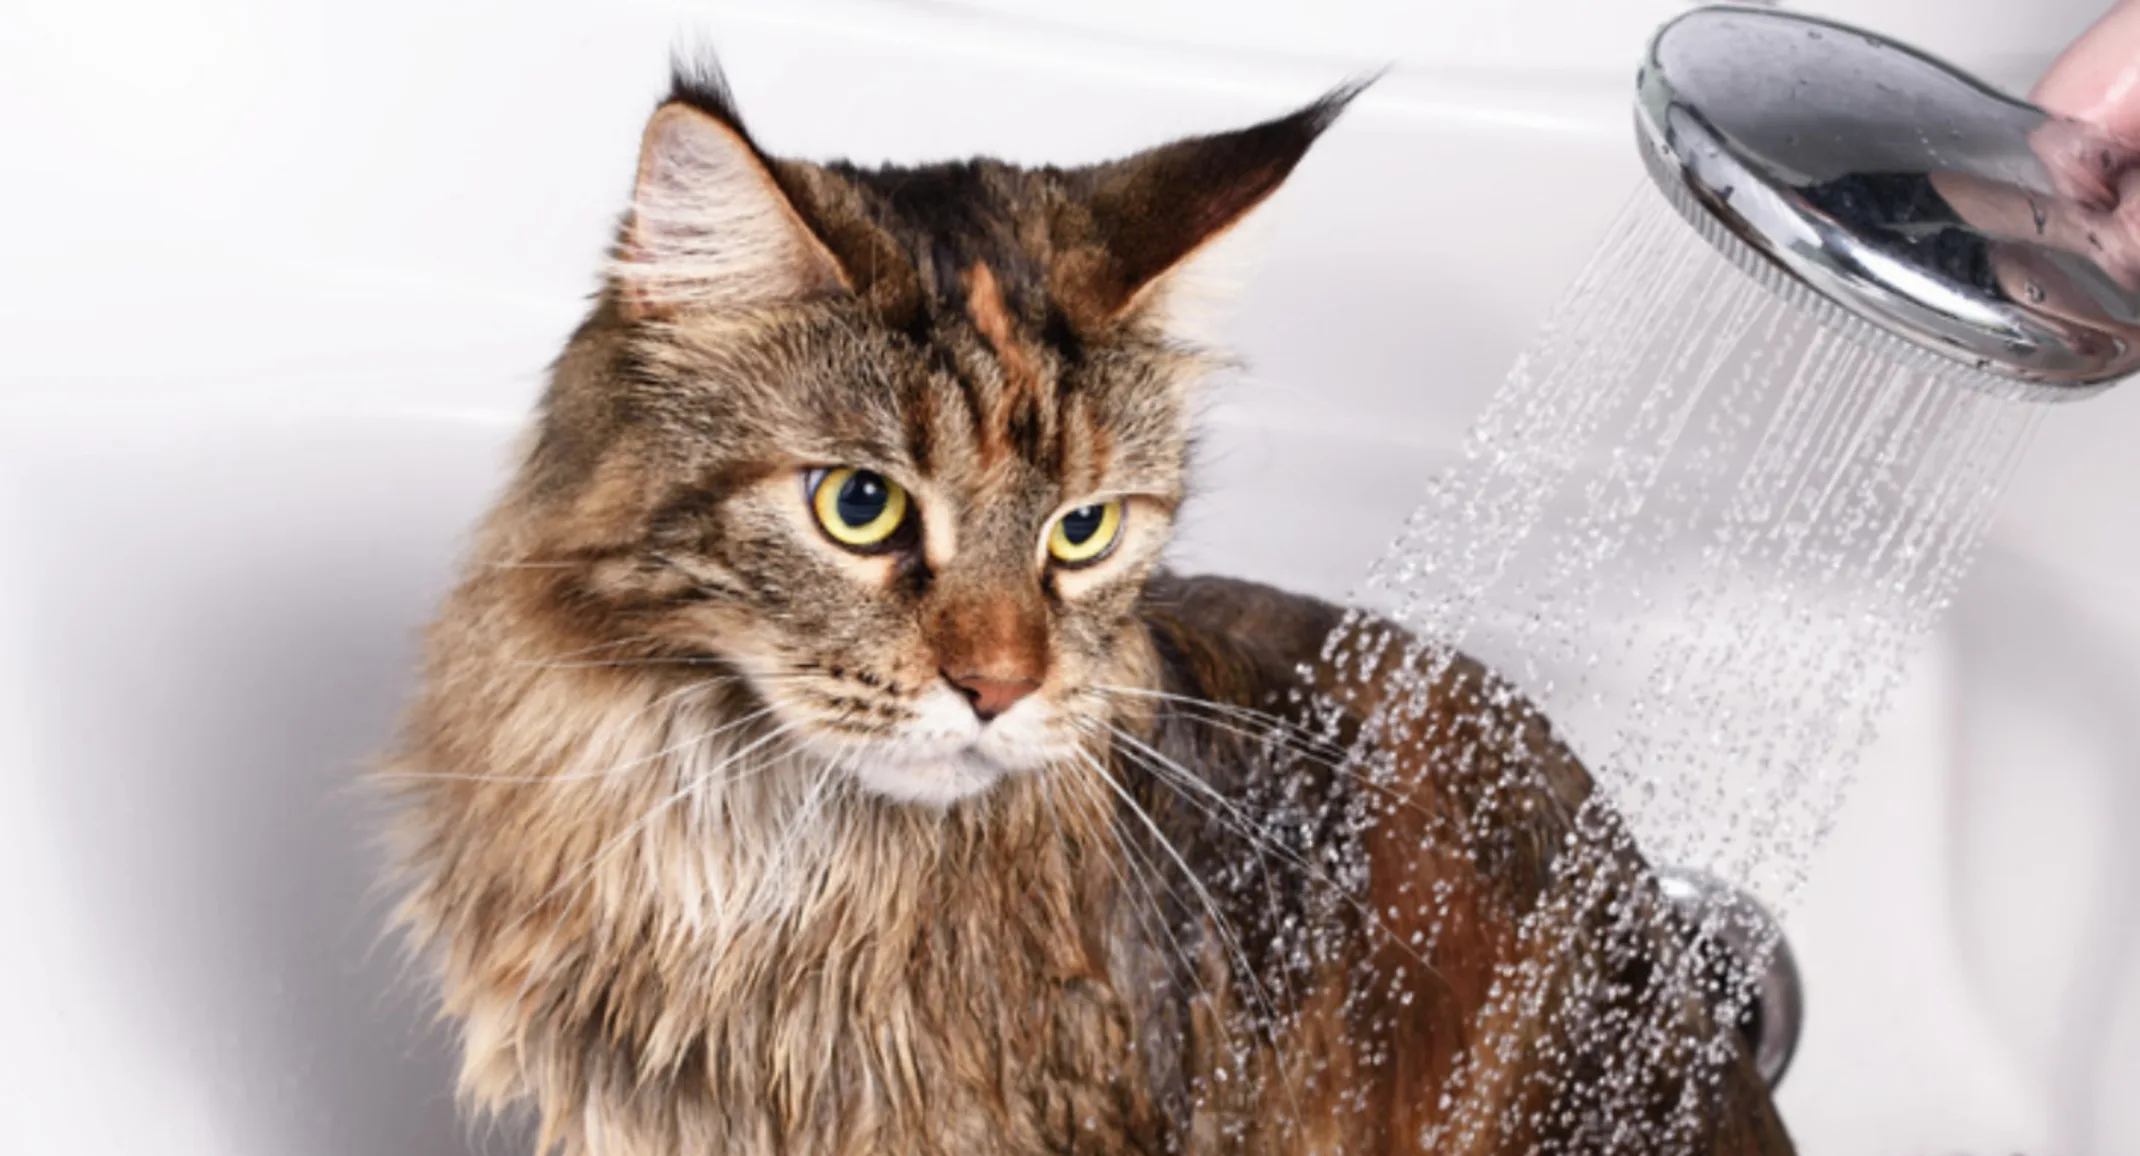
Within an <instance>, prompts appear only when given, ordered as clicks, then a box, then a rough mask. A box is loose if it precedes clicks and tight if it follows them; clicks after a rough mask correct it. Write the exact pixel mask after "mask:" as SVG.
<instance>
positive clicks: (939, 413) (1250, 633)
mask: <svg viewBox="0 0 2140 1156" xmlns="http://www.w3.org/2000/svg"><path fill="white" fill-rule="evenodd" d="M1352 91H1353V90H1350V89H1346V90H1340V91H1338V92H1335V93H1333V94H1331V95H1330V96H1328V97H1325V98H1324V99H1322V100H1319V101H1317V102H1315V103H1314V104H1311V105H1309V106H1308V107H1306V108H1304V109H1302V110H1300V111H1299V112H1296V113H1294V114H1292V115H1290V116H1286V117H1282V118H1280V119H1277V120H1273V121H1270V122H1268V123H1265V124H1261V125H1257V126H1255V127H1253V128H1248V129H1244V130H1242V131H1239V132H1233V133H1226V134H1221V135H1216V136H1210V137H1201V138H1196V139H1191V140H1185V141H1180V142H1177V143H1175V144H1171V145H1166V146H1164V147H1161V148H1157V149H1153V150H1151V151H1148V152H1145V153H1141V154H1138V155H1136V156H1134V157H1131V158H1129V159H1127V160H1122V161H1116V162H1113V163H1109V164H1102V165H1096V166H1092V167H1088V168H1079V169H1055V168H1039V169H1027V168H1018V167H1014V166H1011V165H1007V164H1002V163H999V162H995V161H988V160H980V161H972V162H967V163H960V164H939V165H931V166H925V167H918V168H885V169H879V170H865V169H860V168H856V167H854V166H852V165H848V164H826V165H818V164H807V163H802V162H797V161H789V160H780V159H775V158H772V157H769V156H767V155H765V154H764V153H763V152H761V151H760V150H759V148H758V147H757V146H756V145H755V144H754V143H753V141H752V140H751V137H750V135H749V134H748V133H747V132H746V131H745V130H744V128H743V125H742V123H741V121H740V120H739V119H738V118H737V115H736V113H735V110H734V108H733V106H732V104H731V103H730V100H729V97H728V95H727V92H726V91H725V89H724V88H723V86H722V85H721V84H720V82H719V79H718V76H717V75H716V74H714V73H712V72H711V71H706V72H701V73H697V74H692V73H690V72H689V70H685V74H683V75H680V76H679V77H678V79H677V80H676V82H675V85H674V88H673V92H672V95H671V96H670V97H669V99H668V100H667V101H666V102H665V103H663V104H662V105H661V106H660V108H659V109H658V110H657V111H656V112H655V113H654V116H653V118H652V120H651V122H650V123H649V124H648V126H647V129H646V134H645V139H644V145H643V152H642V154H641V157H640V162H639V171H638V179H637V186H636V191H635V196H634V199H633V202H632V206H631V209H630V211H629V213H628V214H627V216H626V219H625V222H624V224H623V227H622V229H621V233H620V237H619V240H618V242H617V248H616V254H615V260H614V263H613V264H612V266H611V268H610V272H609V277H608V280H607V283H606V286H605V288H604V290H603V292H602V293H601V295H600V297H599V298H598V300H597V302H596V304H595V306H594V309H593V312H592V315H591V316H590V317H589V318H588V319H587V321H586V322H585V323H584V324H583V325H582V326H581V327H580V329H579V331H578V333H577V334H576V335H575V336H574V337H573V339H572V341H571V343H570V345H569V346H568V347H567V348H566V350H565V352H564V355H563V357H562V359H561V360H560V361H559V363H558V365H557V367H556V371H555V377H554V380H553V382H552V384H551V387H550V391H549V394H548V396H547V399H546V400H545V402H544V404H543V410H542V415H541V422H540V428H539V433H538V435H537V436H536V438H535V439H534V441H533V444H532V446H531V448H530V450H529V451H528V454H527V457H526V460H525V463H524V464H523V466H522V467H521V470H520V473H519V476H518V478H517V480H516V481H515V482H514V483H513V485H512V487H511V489H510V491H509V492H508V493H507V495H506V496H505V498H504V499H503V501H502V502H501V503H500V505H499V507H498V508H497V510H496V511H495V512H494V513H493V514H492V515H491V516H490V518H489V520H488V522H487V524H486V525H485V528H484V530H483V532H482V534H481V537H480V541H479V544H478V546H477V548H476V556H475V559H474V561H473V563H472V565H471V566H470V568H469V571H468V574H467V577H466V579H465V580H464V581H463V583H462V584H461V586H460V588H459V589H458V590H457V591H455V592H454V594H453V595H452V597H451V598H450V600H449V601H448V603H447V604H446V607H445V609H444V611H443V613H442V615H441V617H440V620H439V622H438V624H437V625H436V627H435V628H434V630H433V633H432V636H431V645H430V659H429V666H428V678H427V682H426V686H425V690H424V693H423V696H422V699H421V701H420V703H419V704H418V705H417V707H416V709H415V711H414V714H413V717H412V719H411V721H410V723H409V726H408V731H407V736H406V741H405V746H404V748H403V751H402V753H401V755H400V757H399V759H398V760H397V763H396V766H395V767H394V769H393V770H391V771H389V772H388V773H387V778H388V780H389V781H390V782H391V783H392V784H393V785H394V787H395V789H396V790H397V792H398V793H399V794H400V797H401V798H402V800H403V803H404V818H403V823H402V826H401V834H402V836H403V837H404V840H403V842H402V844H401V847H400V850H399V855H400V862H401V865H402V866H403V867H404V868H405V869H406V871H407V874H408V877H409V886H410V892H409V896H408V898H407V900H406V903H405V905H404V907H403V909H402V912H401V915H402V919H403V920H404V922H405V924H406V926H408V927H409V928H410V929H411V930H412V935H413V939H414V940H415V942H416V943H417V944H418V945H419V946H420V947H421V948H423V949H425V950H426V951H427V952H428V953H429V954H430V956H431V957H433V958H435V959H436V960H437V962H438V965H439V967H440V971H441V976H442V983H443V990H444V1005H445V1011H446V1013H447V1014H448V1015H449V1016H451V1017H452V1018H453V1019H455V1020H457V1021H458V1022H459V1025H460V1028H461V1032H462V1040H463V1047H464V1056H465V1058H464V1068H463V1075H462V1087H463V1090H464V1092H465V1093H466V1094H467V1096H469V1097H470V1098H471V1099H472V1100H473V1101H474V1102H475V1103H476V1104H478V1105H481V1106H483V1107H486V1108H490V1109H500V1108H504V1107H507V1106H509V1105H512V1104H516V1103H531V1104H532V1106H533V1108H534V1109H535V1111H536V1112H537V1113H538V1115H539V1118H540V1121H541V1130H542V1131H541V1137H540V1139H539V1141H538V1145H539V1147H540V1149H541V1150H542V1151H545V1152H548V1151H558V1152H563V1153H568V1154H575V1156H577V1154H585V1156H676V1154H685V1153H689V1154H700V1153H709V1154H710V1153H737V1154H747V1156H750V1154H772V1153H798V1154H813V1156H815V1154H826V1156H830V1154H844V1153H959V1154H975V1156H979V1154H1004V1156H1010V1154H1015V1153H1040V1152H1056V1153H1069V1152H1093V1153H1162V1152H1171V1153H1302V1154H1305V1153H1311V1152H1312V1153H1337V1152H1345V1153H1418V1152H1429V1151H1432V1152H1436V1153H1445V1154H1451V1156H1453V1154H1458V1153H1476V1154H1483V1153H1489V1152H1495V1153H1498V1152H1528V1151H1538V1150H1554V1151H1584V1152H1593V1151H1596V1152H1602V1151H1662V1150H1665V1149H1666V1148H1668V1147H1669V1148H1672V1149H1675V1150H1685V1151H1693V1152H1704V1153H1747V1154H1752V1153H1763V1154H1772V1153H1783V1152H1788V1151H1789V1145H1788V1142H1787V1141H1786V1140H1785V1138H1784V1135H1783V1132H1782V1129H1781V1127H1780V1125H1779V1124H1778V1123H1777V1121H1776V1118H1775V1115H1774V1113H1773V1111H1772V1109H1771V1108H1770V1106H1769V1102H1768V1097H1767V1093H1766V1091H1765V1090H1764V1089H1763V1088H1762V1086H1761V1084H1760V1082H1759V1080H1758V1078H1757V1077H1756V1076H1755V1075H1754V1074H1753V1072H1752V1070H1751V1067H1750V1065H1749V1063H1748V1062H1747V1059H1746V1057H1745V1056H1744V1054H1743V1049H1741V1048H1739V1047H1738V1045H1737V1044H1736V1043H1735V1042H1727V1043H1726V1044H1724V1045H1721V1047H1722V1050H1721V1051H1719V1050H1718V1047H1719V1045H1717V1044H1716V1043H1715V1041H1716V1040H1717V1039H1719V1038H1721V1039H1724V1040H1726V1041H1729V1040H1730V1039H1731V1037H1730V1036H1729V1035H1728V1033H1719V1032H1718V1030H1717V1025H1716V1023H1715V1022H1714V1021H1713V1020H1712V1018H1711V1015H1710V1012H1709V1011H1708V1010H1707V1009H1706V1008H1705V1007H1703V1006H1701V1001H1699V1000H1691V999H1688V998H1686V997H1684V996H1679V995H1674V994H1673V992H1674V991H1675V990H1676V989H1673V988H1672V987H1671V986H1670V985H1668V984H1664V983H1662V982H1661V981H1660V980H1659V979H1658V977H1659V976H1660V975H1662V974H1663V973H1664V972H1665V971H1667V970H1669V968H1668V967H1667V966H1666V964H1668V963H1669V960H1670V959H1671V958H1672V955H1671V952H1672V948H1671V943H1672V941H1673V936H1674V935H1676V933H1675V932H1671V931H1669V930H1668V928H1669V923H1668V921H1667V920H1666V919H1665V917H1664V916H1663V915H1662V914H1660V910H1659V905H1658V901H1657V899H1656V897H1655V892H1654V889H1653V888H1652V886H1651V885H1650V884H1649V882H1648V881H1647V879H1646V877H1645V875H1644V873H1643V871H1642V870H1641V864H1640V862H1639V860H1638V859H1636V858H1635V857H1634V856H1633V855H1632V853H1631V852H1629V851H1628V850H1627V849H1626V848H1625V846H1624V840H1623V839H1622V838H1621V837H1620V836H1619V835H1618V834H1617V828H1616V826H1615V825H1614V824H1613V823H1612V822H1611V820H1610V816H1609V815H1606V814H1604V813H1603V812H1602V811H1601V809H1600V808H1598V807H1596V806H1586V805H1585V801H1586V798H1587V796H1588V793H1589V789H1590V787H1589V780H1588V778H1587V776H1586V775H1585V773H1584V771H1583V770H1582V768H1581V767H1580V766H1579V765H1578V764H1577V763H1576V762H1575V761H1574V759H1573V757H1572V756H1570V755H1569V754H1568V752H1567V751H1566V750H1565V749H1564V748H1563V747H1562V746H1561V745H1560V744H1559V743H1558V742H1557V741H1556V740H1555V739H1554V738H1553V737H1552V735H1551V733H1550V731H1549V730H1548V728H1547V727H1546V725H1545V723H1544V722H1543V721H1542V720H1541V719H1540V718H1538V717H1537V716H1536V715H1535V713H1534V712H1532V711H1531V710H1530V709H1529V708H1527V707H1526V706H1524V705H1523V703H1522V702H1521V701H1520V700H1519V699H1517V698H1516V697H1515V696H1514V695H1512V694H1510V693H1509V692H1508V690H1507V688H1506V687H1505V686H1503V685H1502V684H1500V683H1498V682H1496V681H1495V680H1494V679H1493V678H1491V677H1490V676H1488V675H1487V674H1485V673H1484V672H1482V671H1480V670H1479V669H1478V668H1477V667H1476V666H1474V665H1472V664H1470V663H1468V662H1464V661H1462V660H1460V659H1453V658H1447V657H1446V656H1445V658H1444V659H1441V660H1431V661H1430V660H1428V659H1427V658H1424V657H1423V655H1426V654H1428V652H1427V651H1424V650H1423V649H1422V648H1420V647H1418V646H1416V645H1414V644H1411V643H1410V642H1408V640H1406V639H1405V638H1403V637H1402V636H1400V635H1397V634H1395V633H1394V632H1392V631H1390V630H1388V629H1387V628H1381V627H1375V626H1372V625H1371V624H1370V625H1369V626H1368V627H1366V628H1365V629H1364V630H1363V631H1360V632H1357V633H1355V635H1354V636H1353V637H1354V638H1355V641H1356V643H1357V645H1356V646H1354V647H1352V648H1349V649H1342V648H1341V649H1337V650H1333V651H1332V656H1331V657H1326V656H1325V654H1324V641H1325V639H1326V638H1328V637H1330V636H1331V634H1332V631H1333V629H1334V628H1336V627H1337V626H1338V625H1339V615H1338V613H1337V612H1336V611H1335V610H1333V609H1332V608H1331V607H1329V606H1326V605H1324V604H1322V603H1319V602H1315V601H1312V600H1309V599H1306V598H1300V597H1295V596H1292V595H1287V594H1283V593H1280V592H1278V591H1274V590H1270V589H1266V588H1263V587H1259V586H1254V585H1250V584H1247V583H1242V582H1235V581H1227V580H1219V579H1181V578H1174V577H1170V576H1168V575H1166V574H1164V573H1162V572H1160V571H1158V570H1156V569H1155V565H1156V562H1157V558H1158V556H1159V553H1160V550H1161V548H1162V547H1163V546H1164V545H1165V544H1166V542H1167V538H1168V533H1169V529H1170V525H1171V520H1172V518H1173V516H1174V514H1175V511H1176V510H1177V508H1178V507H1179V505H1180V504H1181V501H1182V497H1183V492H1184V479H1183V472H1184V457H1185V451H1186V447H1187V445H1188V440H1189V428H1188V423H1187V416H1188V414H1189V412H1190V410H1191V408H1192V406H1191V402H1192V396H1193V391H1194V389H1195V387H1196V385H1197V382H1198V379H1199V378H1200V377H1202V376H1204V375H1205V373H1206V372H1207V370H1209V369H1210V368H1211V366H1212V365H1213V363H1214V362H1213V358H1212V357H1211V356H1209V355H1208V354H1207V353H1206V352H1205V351H1204V350H1203V349H1201V348H1198V347H1197V346H1195V345H1193V344H1190V343H1188V342H1187V341H1185V340H1183V339H1182V338H1181V336H1180V335H1179V334H1178V332H1177V331H1176V330H1175V328H1174V322H1175V315H1174V306H1176V305H1177V304H1178V303H1179V301H1180V300H1181V295H1182V291H1183V285H1184V284H1185V279H1186V278H1187V276H1188V274H1189V266H1190V265H1191V263H1192V258H1195V257H1197V256H1198V254H1199V252H1200V250H1202V249H1204V247H1205V246H1206V245H1207V244H1208V243H1209V242H1211V241H1212V240H1213V239H1214V238H1216V237H1217V236H1218V235H1219V234H1221V233H1223V232H1225V231H1226V230H1227V229H1228V228H1229V227H1231V226H1233V225H1234V224H1235V223H1236V222H1238V221H1239V220H1240V219H1241V218H1242V217H1243V215H1244V214H1247V213H1248V212H1249V211H1250V210H1251V209H1253V208H1254V207H1255V206H1256V205H1257V204H1258V203H1260V202H1261V201H1263V200H1264V199H1265V198H1266V197H1268V196H1269V195H1270V194H1271V193H1272V192H1273V191H1274V190H1275V189H1276V188H1277V187H1278V185H1279V183H1280V182H1281V181H1282V180H1283V179H1284V178H1285V177H1286V176H1287V174H1288V173H1289V172H1290V171H1291V170H1292V169H1293V167H1294V165H1295V164H1296V163H1297V162H1298V161H1299V160H1300V159H1301V157H1302V155H1303V154H1304V153H1305V152H1306V150H1307V148H1308V146H1309V145H1310V143H1311V142H1313V141H1314V140H1315V138H1316V137H1317V136H1318V135H1319V134H1320V133H1321V132H1322V131H1323V130H1324V129H1325V128H1326V127H1328V126H1329V125H1330V124H1331V122H1332V121H1333V120H1334V119H1335V118H1336V117H1337V116H1338V114H1339V112H1340V110H1341V109H1342V108H1343V107H1344V106H1345V104H1346V103H1347V101H1348V100H1350V99H1351V96H1352ZM1405 672H1412V674H1413V675H1415V676H1417V677H1415V678H1413V679H1412V680H1411V681H1406V680H1405V679H1404V678H1402V677H1400V676H1401V675H1403V674H1404V673H1405ZM1421 672H1424V673H1423V674H1421ZM1419 678H1424V679H1425V681H1423V682H1422V681H1419ZM1400 687H1402V688H1403V689H1402V690H1401V691H1400V690H1399V689H1397V688H1400ZM1400 694H1401V695H1402V696H1403V697H1404V702H1405V704H1408V706H1407V709H1403V710H1389V709H1384V708H1385V707H1387V706H1388V705H1390V704H1389V702H1386V701H1385V700H1391V701H1394V699H1395V697H1396V696H1399V695H1400ZM1333 704H1342V705H1333ZM1369 720H1377V721H1374V722H1373V724H1372V725H1369ZM1363 752H1365V754H1363ZM1631 1040H1640V1041H1642V1042H1643V1046H1644V1047H1645V1048H1646V1049H1647V1050H1646V1051H1645V1052H1644V1054H1643V1056H1642V1057H1638V1058H1640V1059H1641V1062H1640V1063H1635V1062H1633V1061H1631V1060H1629V1058H1628V1055H1627V1054H1624V1053H1626V1047H1625V1046H1624V1045H1626V1044H1627V1042H1628V1041H1631Z"/></svg>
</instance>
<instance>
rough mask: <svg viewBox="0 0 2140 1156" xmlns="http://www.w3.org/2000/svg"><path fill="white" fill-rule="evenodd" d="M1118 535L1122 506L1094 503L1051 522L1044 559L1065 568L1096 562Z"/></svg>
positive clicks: (1114, 503)
mask: <svg viewBox="0 0 2140 1156" xmlns="http://www.w3.org/2000/svg"><path fill="white" fill-rule="evenodd" d="M1121 536H1122V503H1120V502H1098V503H1095V504H1093V505H1090V506H1079V507H1078V508H1077V509H1075V510H1072V511H1070V512H1069V513H1067V514H1064V515H1063V516H1062V517H1060V518H1057V519H1055V528H1054V529H1052V530H1050V531H1048V556H1049V557H1051V558H1053V559H1055V560H1056V561H1057V562H1060V563H1062V564H1064V565H1066V566H1084V565H1089V564H1090V563H1093V562H1097V561H1099V560H1100V559H1101V558H1103V557H1105V556H1106V555H1107V552H1108V551H1109V550H1111V549H1113V548H1114V545H1115V539H1116V538H1119V537H1121Z"/></svg>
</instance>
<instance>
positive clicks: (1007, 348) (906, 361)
mask: <svg viewBox="0 0 2140 1156" xmlns="http://www.w3.org/2000/svg"><path fill="white" fill-rule="evenodd" d="M957 300H958V301H959V303H960V308H961V310H962V312H961V314H959V315H958V316H955V317H954V316H949V315H943V316H938V317H937V318H935V319H934V320H933V321H932V323H931V324H930V325H929V326H928V327H927V328H926V329H925V330H923V331H921V332H918V333H917V332H914V331H912V330H901V329H899V328H896V327H894V326H892V325H891V324H889V323H887V322H886V321H885V320H884V319H882V318H880V317H875V316H872V315H870V314H868V313H866V312H863V311H860V310H857V309H855V308H853V307H851V306H847V307H833V308H827V309H823V310H816V311H805V312H803V313H800V314H798V315H795V316H792V317H789V318H786V319H778V320H775V319H768V320H767V321H766V322H764V323H762V324H760V325H757V326H752V327H748V328H745V327H741V326H738V325H737V324H736V323H735V322H734V321H709V322H708V324H707V325H705V326H703V327H695V326H690V325H679V326H677V327H675V328H672V329H671V330H670V331H669V333H668V339H667V340H665V341H664V342H663V343H662V345H663V348H661V349H660V350H658V351H651V352H650V354H649V355H648V358H647V360H648V363H649V364H651V365H656V366H658V367H659V372H658V374H657V375H656V376H657V381H655V382H654V383H651V384H653V386H654V388H655V389H656V391H657V392H668V393H670V394H671V396H669V397H666V398H661V399H660V404H659V405H658V406H655V407H650V408H655V409H660V410H665V411H679V410H680V411H685V412H691V413H693V414H694V416H695V418H696V420H693V421H691V422H689V423H688V424H687V425H686V426H684V427H682V428H680V429H678V430H677V431H676V433H677V435H678V436H681V437H685V438H690V439H695V440H697V441H699V442H700V443H701V444H700V445H697V446H694V447H692V448H693V449H695V450H698V451H700V452H697V453H693V454H692V456H693V457H702V456H705V453H704V451H707V450H710V451H711V452H712V456H715V457H717V458H723V459H749V460H754V461H763V462H767V463H768V464H786V465H817V466H837V465H855V466H860V467H867V468H872V469H877V470H881V471H883V472H885V473H887V474H890V475H892V476H895V477H899V478H902V479H904V480H908V481H914V482H926V483H931V484H932V488H934V489H936V490H938V491H939V492H941V493H944V494H946V495H947V496H953V497H956V498H958V499H960V500H967V501H977V502H990V503H1000V504H1016V505H1020V506H1025V505H1031V504H1040V505H1048V504H1052V503H1054V502H1056V501H1059V500H1067V499H1069V498H1074V497H1078V496H1084V495H1095V494H1102V493H1105V494H1152V495H1157V496H1161V497H1173V496H1174V495H1175V494H1176V493H1177V492H1178V490H1179V488H1180V485H1181V478H1180V469H1181V458H1182V450H1183V446H1184V443H1185V440H1186V436H1187V434H1186V429H1185V426H1186V414H1185V413H1184V412H1183V410H1184V399H1183V397H1182V391H1181V390H1180V389H1179V388H1178V386H1177V382H1176V381H1175V378H1176V377H1177V376H1178V375H1179V374H1178V372H1177V369H1176V368H1175V367H1173V366H1171V365H1170V364H1169V362H1170V359H1172V358H1175V357H1176V356H1177V355H1175V354H1173V353H1172V352H1171V351H1169V350H1168V349H1167V348H1165V347H1164V346H1163V345H1160V344H1157V343H1149V342H1147V343H1138V342H1129V341H1125V342H1119V343H1104V344H1082V343H1081V344H1079V345H1078V346H1076V347H1066V346H1064V345H1062V344H1059V343H1055V342H1051V341H1049V340H1048V338H1047V337H1046V335H1045V334H1044V333H1043V332H1042V331H1040V330H1039V329H1038V328H1036V327H1034V326H1031V325H1028V324H1025V323H1023V322H1022V321H1021V320H1020V319H1019V318H1017V317H1015V316H1013V315H1012V313H1011V306H1010V305H1009V304H1008V302H1007V300H1006V297H1005V294H1004V293H1003V291H1002V289H1001V286H1000V283H999V282H998V281H997V280H996V274H995V272H994V269H993V267H992V266H991V265H989V264H988V263H987V262H985V261H976V262H974V263H973V264H972V265H970V266H969V267H968V268H967V270H965V272H964V277H963V285H962V289H961V292H960V294H959V297H958V299H957Z"/></svg>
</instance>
